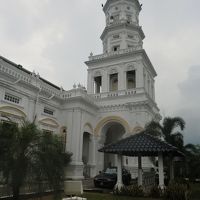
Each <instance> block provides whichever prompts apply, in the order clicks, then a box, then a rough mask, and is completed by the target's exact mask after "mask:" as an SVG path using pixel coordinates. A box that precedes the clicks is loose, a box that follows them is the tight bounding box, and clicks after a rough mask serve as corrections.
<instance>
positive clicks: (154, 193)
mask: <svg viewBox="0 0 200 200" xmlns="http://www.w3.org/2000/svg"><path fill="white" fill-rule="evenodd" d="M161 196H162V190H161V188H160V187H158V186H153V187H152V188H151V190H150V192H149V197H152V198H160V197H161Z"/></svg>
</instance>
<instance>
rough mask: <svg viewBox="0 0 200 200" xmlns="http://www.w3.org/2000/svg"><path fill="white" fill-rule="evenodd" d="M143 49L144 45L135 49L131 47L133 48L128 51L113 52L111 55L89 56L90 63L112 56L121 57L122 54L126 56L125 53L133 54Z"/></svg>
mask: <svg viewBox="0 0 200 200" xmlns="http://www.w3.org/2000/svg"><path fill="white" fill-rule="evenodd" d="M141 49H142V45H138V46H135V47H131V48H127V49H121V50H119V51H113V52H109V53H104V54H100V55H96V56H93V55H91V56H89V61H94V60H100V59H103V58H107V57H111V56H117V55H121V54H125V53H131V52H134V51H137V50H141Z"/></svg>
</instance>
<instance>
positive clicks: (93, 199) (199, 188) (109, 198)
mask: <svg viewBox="0 0 200 200" xmlns="http://www.w3.org/2000/svg"><path fill="white" fill-rule="evenodd" d="M191 189H192V198H191V200H200V184H191ZM83 197H86V198H87V200H156V199H152V198H133V197H126V196H115V195H112V194H106V193H84V195H83ZM36 199H37V200H38V199H40V200H53V197H52V195H47V196H45V197H43V198H33V199H29V200H36ZM157 200H161V199H157Z"/></svg>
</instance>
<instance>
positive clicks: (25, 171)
mask: <svg viewBox="0 0 200 200" xmlns="http://www.w3.org/2000/svg"><path fill="white" fill-rule="evenodd" d="M0 157H1V159H0V172H2V174H3V177H4V181H5V182H6V183H7V184H8V185H9V186H11V188H12V192H13V199H15V200H18V199H19V194H20V188H21V187H22V186H24V185H25V184H27V181H28V180H31V181H37V182H38V184H39V185H40V183H41V182H43V181H44V180H45V181H46V182H47V183H48V185H49V187H51V188H52V189H54V190H57V189H59V187H60V184H61V181H62V180H63V175H64V166H66V164H67V163H69V161H70V157H71V154H69V153H65V152H63V142H62V141H61V140H60V138H59V137H58V136H56V135H53V134H50V133H48V134H47V133H43V132H41V131H40V130H39V129H38V128H37V126H36V125H35V123H34V122H27V121H24V122H23V123H22V125H21V126H18V125H17V124H15V123H0Z"/></svg>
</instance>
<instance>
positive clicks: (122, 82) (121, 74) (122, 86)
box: [118, 67, 126, 90]
mask: <svg viewBox="0 0 200 200" xmlns="http://www.w3.org/2000/svg"><path fill="white" fill-rule="evenodd" d="M125 79H126V77H125V72H124V69H123V67H122V68H121V69H120V71H119V73H118V90H125V89H126V85H125Z"/></svg>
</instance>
